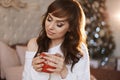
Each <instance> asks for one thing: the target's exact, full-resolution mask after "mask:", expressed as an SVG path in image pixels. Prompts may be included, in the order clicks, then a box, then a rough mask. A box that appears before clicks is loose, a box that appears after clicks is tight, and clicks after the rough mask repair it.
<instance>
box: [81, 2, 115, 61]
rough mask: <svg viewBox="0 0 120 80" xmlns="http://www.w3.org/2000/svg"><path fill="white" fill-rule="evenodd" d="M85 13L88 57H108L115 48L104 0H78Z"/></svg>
mask: <svg viewBox="0 0 120 80" xmlns="http://www.w3.org/2000/svg"><path fill="white" fill-rule="evenodd" d="M79 1H80V3H81V5H82V7H83V10H84V12H85V15H86V27H85V29H86V34H87V44H88V51H89V54H90V57H91V58H92V59H103V58H105V57H109V56H110V55H111V54H112V53H113V50H114V48H115V43H114V40H113V36H112V32H111V31H110V28H109V25H108V24H107V22H106V16H107V15H106V6H105V0H79Z"/></svg>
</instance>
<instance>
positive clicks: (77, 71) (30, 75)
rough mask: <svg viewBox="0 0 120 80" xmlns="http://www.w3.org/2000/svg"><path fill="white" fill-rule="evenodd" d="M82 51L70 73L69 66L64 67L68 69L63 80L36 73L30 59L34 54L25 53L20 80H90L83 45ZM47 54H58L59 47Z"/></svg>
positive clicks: (52, 75) (87, 60) (54, 75)
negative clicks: (81, 55)
mask: <svg viewBox="0 0 120 80" xmlns="http://www.w3.org/2000/svg"><path fill="white" fill-rule="evenodd" d="M82 50H83V52H84V55H83V57H82V58H81V59H80V60H79V61H78V63H76V64H75V65H74V67H73V71H72V72H71V65H66V66H67V68H68V75H67V77H66V78H65V79H61V77H60V75H58V74H49V73H44V72H36V71H35V70H34V69H33V67H32V59H33V57H34V55H35V53H36V52H30V51H26V56H25V66H24V71H23V78H22V80H90V69H89V67H90V66H89V55H88V50H87V48H86V46H85V45H84V44H82ZM48 53H50V54H52V53H60V54H62V52H61V50H60V45H57V46H55V47H53V48H50V49H49V50H48Z"/></svg>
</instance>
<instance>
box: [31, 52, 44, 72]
mask: <svg viewBox="0 0 120 80" xmlns="http://www.w3.org/2000/svg"><path fill="white" fill-rule="evenodd" d="M44 61H45V60H44V59H43V58H42V56H40V54H38V55H37V57H35V58H33V60H32V66H33V68H34V69H35V71H37V72H41V70H42V67H43V66H44V64H43V62H44Z"/></svg>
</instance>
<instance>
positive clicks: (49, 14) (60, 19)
mask: <svg viewBox="0 0 120 80" xmlns="http://www.w3.org/2000/svg"><path fill="white" fill-rule="evenodd" d="M48 17H51V18H53V19H55V20H58V21H67V17H56V16H54V15H53V14H52V13H48Z"/></svg>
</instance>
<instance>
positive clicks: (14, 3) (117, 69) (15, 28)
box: [0, 0, 120, 80]
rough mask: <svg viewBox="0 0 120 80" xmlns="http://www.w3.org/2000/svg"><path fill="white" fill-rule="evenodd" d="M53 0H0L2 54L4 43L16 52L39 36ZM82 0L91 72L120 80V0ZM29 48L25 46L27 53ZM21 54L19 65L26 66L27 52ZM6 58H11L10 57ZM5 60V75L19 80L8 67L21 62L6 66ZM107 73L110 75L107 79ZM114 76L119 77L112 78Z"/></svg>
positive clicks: (101, 76) (0, 64)
mask: <svg viewBox="0 0 120 80" xmlns="http://www.w3.org/2000/svg"><path fill="white" fill-rule="evenodd" d="M52 1H53V0H0V48H1V49H0V53H1V56H3V55H2V53H4V51H3V49H5V48H3V46H2V45H7V47H9V48H11V49H13V50H14V51H16V49H18V51H22V50H23V45H24V47H25V46H26V44H27V42H28V41H29V40H30V39H31V38H33V37H37V36H38V34H39V31H40V27H41V21H42V18H43V17H42V16H43V14H44V13H45V11H46V10H47V7H48V5H49V4H50V3H51V2H52ZM78 1H79V2H80V3H81V5H82V7H83V10H84V12H85V15H86V27H85V29H86V34H87V44H88V51H89V54H90V63H91V64H90V65H91V74H93V76H95V77H96V78H97V79H98V80H118V79H120V77H119V76H118V75H120V53H119V52H120V42H119V41H120V35H119V34H120V9H119V8H120V0H78ZM20 44H22V45H20ZM16 45H17V47H16ZM18 45H19V46H18ZM21 46H22V47H21ZM19 47H20V49H19ZM7 49H8V48H7ZM25 50H26V49H25V48H24V50H23V52H24V51H25ZM23 52H22V54H23ZM5 53H7V52H5ZM16 53H17V52H16ZM8 54H10V53H8ZM8 54H6V55H8ZM11 54H12V53H11ZM17 54H18V55H17V57H16V58H19V57H20V58H19V59H17V60H18V62H19V63H20V64H19V66H20V65H23V64H24V62H23V63H22V62H21V60H23V59H22V58H21V57H22V56H24V55H22V56H21V54H19V52H18V53H17ZM6 55H5V54H4V57H6ZM12 55H13V54H12ZM4 59H5V58H4ZM5 60H7V58H6V59H5ZM5 60H4V61H5ZM10 60H11V59H10ZM2 61H3V60H2V57H0V66H1V75H2V76H1V78H3V79H4V78H6V79H7V80H18V78H14V79H12V78H11V76H15V75H12V74H9V72H10V71H11V70H8V72H5V70H4V69H6V68H7V67H8V66H9V67H10V66H13V65H14V66H16V65H17V64H18V63H16V64H13V65H7V64H4V65H6V67H5V68H4V69H2V67H3V63H4V62H2ZM11 61H12V60H11ZM13 61H14V60H13ZM21 69H22V68H21ZM12 70H13V68H12ZM108 73H109V74H108ZM106 76H108V77H107V78H105V77H106ZM111 77H113V78H114V77H116V78H114V79H112V78H111ZM104 78H105V79H104Z"/></svg>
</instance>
